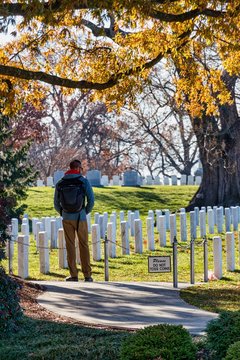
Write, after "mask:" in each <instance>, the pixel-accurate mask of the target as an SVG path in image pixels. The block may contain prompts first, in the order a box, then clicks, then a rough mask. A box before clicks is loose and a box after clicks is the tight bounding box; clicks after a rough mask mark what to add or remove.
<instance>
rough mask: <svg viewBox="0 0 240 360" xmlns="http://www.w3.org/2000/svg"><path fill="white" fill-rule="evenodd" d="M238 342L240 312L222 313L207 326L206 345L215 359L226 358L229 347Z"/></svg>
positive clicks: (239, 339)
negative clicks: (212, 352)
mask: <svg viewBox="0 0 240 360" xmlns="http://www.w3.org/2000/svg"><path fill="white" fill-rule="evenodd" d="M237 341H240V311H233V312H230V311H224V312H222V313H221V314H220V315H219V317H218V318H217V319H214V320H212V321H210V323H209V324H208V326H207V345H208V348H210V349H211V350H213V351H214V353H215V357H214V358H215V359H217V360H220V359H223V358H224V357H225V356H226V353H227V350H228V348H229V346H230V345H231V344H233V343H235V342H237Z"/></svg>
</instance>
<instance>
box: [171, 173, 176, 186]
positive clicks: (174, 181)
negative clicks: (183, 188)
mask: <svg viewBox="0 0 240 360" xmlns="http://www.w3.org/2000/svg"><path fill="white" fill-rule="evenodd" d="M171 180H172V185H177V176H176V175H172V176H171Z"/></svg>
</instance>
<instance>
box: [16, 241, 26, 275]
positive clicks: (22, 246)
mask: <svg viewBox="0 0 240 360" xmlns="http://www.w3.org/2000/svg"><path fill="white" fill-rule="evenodd" d="M17 241H18V276H20V277H21V278H23V279H26V278H27V277H28V276H29V274H28V252H29V246H28V244H29V239H28V235H19V236H18V240H17Z"/></svg>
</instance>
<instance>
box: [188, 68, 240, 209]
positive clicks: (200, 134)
mask: <svg viewBox="0 0 240 360" xmlns="http://www.w3.org/2000/svg"><path fill="white" fill-rule="evenodd" d="M222 78H223V81H224V82H225V84H226V86H227V87H228V89H229V91H230V92H231V93H232V98H233V99H235V96H234V95H235V94H234V90H235V83H236V78H233V77H230V76H229V75H228V74H227V73H226V72H224V73H223V76H222ZM219 113H220V116H219V118H215V117H210V116H203V118H201V119H193V126H194V130H195V135H196V137H197V142H198V146H199V154H200V160H201V162H202V166H203V177H202V183H201V185H200V187H199V189H198V191H197V193H196V194H195V195H194V197H193V199H192V200H191V202H190V204H189V206H188V207H187V210H192V209H193V208H194V207H195V206H198V207H201V206H208V205H209V206H214V205H217V206H219V205H223V206H231V205H236V204H240V119H239V116H238V113H237V107H236V103H235V101H234V102H233V103H232V104H228V105H224V106H219Z"/></svg>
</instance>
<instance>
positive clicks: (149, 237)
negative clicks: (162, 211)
mask: <svg viewBox="0 0 240 360" xmlns="http://www.w3.org/2000/svg"><path fill="white" fill-rule="evenodd" d="M147 240H148V250H150V251H154V250H155V243H154V222H153V218H152V217H148V218H147Z"/></svg>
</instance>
